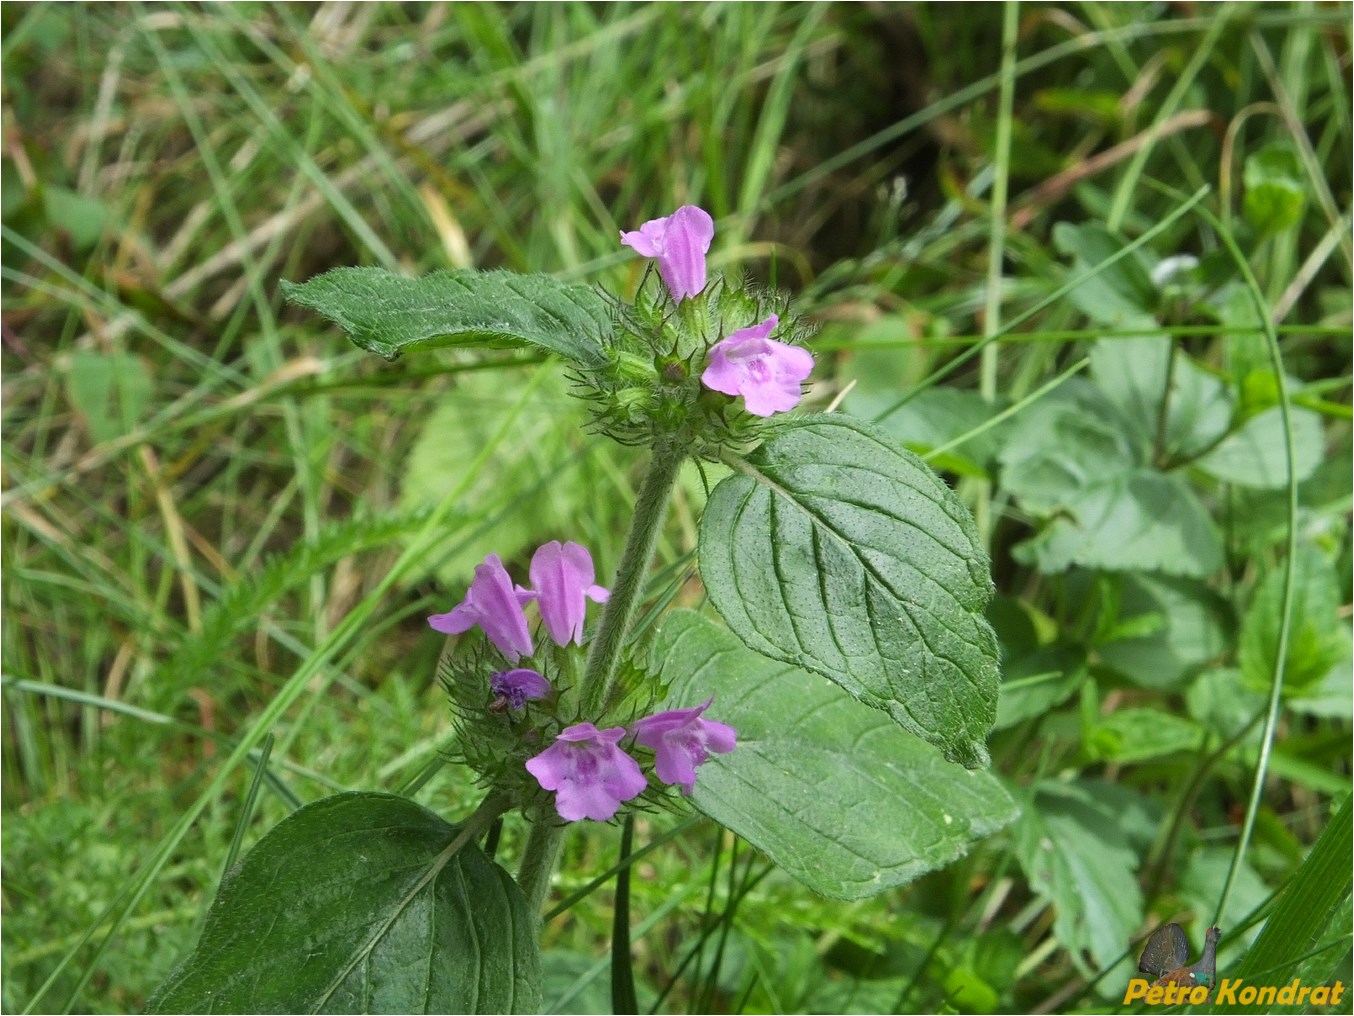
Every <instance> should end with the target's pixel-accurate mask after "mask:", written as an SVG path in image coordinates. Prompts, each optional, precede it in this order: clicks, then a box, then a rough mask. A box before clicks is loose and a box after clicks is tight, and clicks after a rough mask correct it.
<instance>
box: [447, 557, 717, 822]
mask: <svg viewBox="0 0 1354 1016" xmlns="http://www.w3.org/2000/svg"><path fill="white" fill-rule="evenodd" d="M529 574H530V579H531V587H530V588H525V587H522V586H519V585H515V584H514V583H513V581H512V578H511V577H510V576H509V574H508V571H507V569H506V568H505V567H504V565H503V562H502V560H501V559H500V558H499V557H498V555H496V554H490V555H489V556H488V557H486V558H485V560H484V562H483V563H482V564H480V565H478V566H476V568H475V577H474V580H473V581H472V582H471V584H470V589H469V590H468V591H467V593H466V596H465V599H464V600H462V601H461V603H460V604H458V605H457V606H456V607H454V608H453V609H452V610H451V611H449V612H447V613H445V614H435V615H433V616H432V617H429V618H428V624H429V625H430V626H431V627H432V628H433V629H435V630H436V631H440V632H443V633H445V634H448V635H459V634H463V633H465V632H468V631H469V630H470V629H471V628H475V627H478V628H479V629H481V630H482V631H483V633H484V635H485V637H486V638H487V639H488V641H489V642H490V643H491V644H492V645H493V646H494V648H495V649H496V650H497V651H498V653H499V654H500V655H501V656H502V658H503V659H504V661H505V662H506V663H508V664H510V665H511V666H507V667H504V668H503V669H500V670H496V671H494V672H493V673H492V674H491V675H490V677H489V682H488V689H487V691H488V693H489V695H490V696H491V698H492V701H491V702H490V705H489V707H488V710H489V712H491V713H502V712H508V713H510V714H513V715H514V716H515V717H516V716H519V715H523V714H525V713H526V711H527V710H528V708H529V707H530V705H531V704H533V703H535V704H539V705H541V706H542V707H544V708H543V712H544V713H545V714H546V716H547V717H548V716H549V711H550V710H549V707H550V706H551V705H553V704H556V703H557V702H558V699H559V696H558V695H557V694H556V689H555V688H554V687H553V685H552V684H551V682H550V681H549V680H548V679H547V678H546V676H545V675H544V674H542V673H541V672H540V671H539V670H538V669H536V668H534V667H528V666H519V665H518V664H521V663H522V661H523V658H524V657H531V658H533V659H534V658H535V656H536V653H537V650H536V643H535V639H533V637H532V633H531V630H530V625H529V624H528V621H527V616H526V610H525V608H526V607H527V606H528V605H529V604H531V603H533V602H534V603H536V605H537V607H538V609H539V611H540V616H541V621H542V623H543V625H544V627H545V630H546V632H547V633H548V634H549V637H550V640H551V641H552V642H553V643H554V645H555V646H557V647H559V648H561V649H563V648H565V647H567V646H569V645H582V644H583V633H584V620H585V614H586V610H587V601H588V600H592V601H593V602H597V603H604V602H606V600H607V597H608V591H607V590H606V589H604V588H603V587H601V586H599V585H597V584H596V582H595V581H594V579H595V574H594V569H593V563H592V556H591V555H590V554H589V553H588V551H587V549H586V548H585V547H583V546H581V545H580V544H577V543H572V542H570V543H563V544H561V543H560V542H559V541H552V542H550V543H547V544H545V545H544V546H542V547H540V548H539V549H538V550H537V551H536V553H535V554H534V555H533V556H532V560H531V566H530V570H529ZM710 704H711V701H710V700H707V701H706V702H704V703H702V704H701V705H699V706H696V707H695V708H692V709H672V710H666V711H663V712H659V713H656V714H654V715H652V716H645V717H643V718H641V719H638V720H635V721H634V722H632V723H630V724H629V725H628V726H612V727H606V728H601V729H599V728H598V727H597V726H596V725H595V724H594V723H592V722H576V723H571V724H569V725H567V726H564V727H563V729H561V730H559V731H558V733H557V734H556V735H555V739H554V743H553V744H551V745H550V746H549V747H547V748H546V749H545V750H544V751H541V752H539V753H537V754H535V755H533V756H532V757H530V758H528V759H526V760H525V762H524V767H525V769H526V771H527V772H528V773H530V775H531V776H532V777H533V778H534V779H535V780H536V782H537V783H538V784H539V785H540V786H541V788H542V789H544V790H546V791H553V792H554V794H555V810H556V812H557V813H558V814H559V816H560V817H561V818H563V819H565V820H567V821H577V820H580V819H584V818H588V819H593V820H595V821H607V820H608V819H611V818H613V817H614V816H615V815H616V813H617V811H619V810H620V807H621V805H622V804H624V803H625V802H627V801H630V800H632V799H634V798H635V797H638V796H639V795H640V794H641V793H643V792H644V791H645V790H646V789H647V788H648V785H649V783H648V779H647V778H646V777H645V775H644V772H643V770H642V769H641V767H640V764H639V762H638V761H636V759H635V758H634V757H633V756H632V755H631V754H630V753H629V751H627V750H626V747H623V746H622V742H623V741H628V742H631V750H633V746H634V745H638V746H640V747H642V748H646V749H649V750H650V751H652V753H653V758H654V761H653V768H654V773H655V775H656V776H657V778H658V779H659V781H661V782H662V783H665V784H669V785H673V786H677V787H679V788H680V789H681V792H682V794H683V795H689V794H690V793H691V792H692V790H693V788H694V786H695V780H696V770H697V769H698V768H699V767H700V766H701V765H703V764H704V763H705V762H706V761H708V760H709V758H710V755H711V754H722V753H725V752H730V751H732V750H733V749H734V747H735V746H736V741H737V732H736V731H735V730H734V729H733V727H731V726H729V725H728V724H725V723H720V722H717V721H715V720H709V719H706V718H705V717H704V716H703V715H702V714H703V713H704V712H705V710H706V709H707V708H709V706H710ZM548 726H549V724H548V719H545V718H544V717H543V722H542V723H541V724H540V725H539V726H531V725H528V726H527V727H526V731H527V737H528V739H531V738H535V739H536V741H537V743H538V744H539V743H540V740H541V738H542V735H543V734H544V732H545V730H546V729H547V728H548Z"/></svg>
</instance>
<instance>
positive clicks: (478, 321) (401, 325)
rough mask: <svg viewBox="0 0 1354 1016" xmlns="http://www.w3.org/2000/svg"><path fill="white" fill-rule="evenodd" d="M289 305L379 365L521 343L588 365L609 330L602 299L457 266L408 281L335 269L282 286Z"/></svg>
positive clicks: (541, 278)
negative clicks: (413, 353)
mask: <svg viewBox="0 0 1354 1016" xmlns="http://www.w3.org/2000/svg"><path fill="white" fill-rule="evenodd" d="M281 286H282V293H283V295H285V296H286V297H287V299H288V300H290V301H291V302H292V303H296V304H300V305H301V306H302V307H309V308H310V309H311V310H315V311H318V312H319V313H321V314H323V315H324V316H325V317H327V318H329V320H331V321H333V322H334V323H335V324H337V325H339V326H340V327H341V328H342V329H343V330H344V331H345V332H347V333H348V336H349V338H351V339H352V340H353V342H354V343H356V344H357V345H359V346H361V347H362V348H363V349H366V350H368V351H370V352H373V353H378V354H379V355H381V356H384V357H385V358H386V359H387V360H396V359H398V358H399V357H400V356H401V355H403V354H404V353H407V352H409V351H410V350H414V349H435V348H438V347H441V346H519V347H521V346H526V347H534V348H537V349H543V350H546V351H547V352H551V353H556V354H558V355H560V356H562V357H564V359H566V360H568V361H570V362H572V363H576V364H580V365H585V366H586V365H592V364H596V363H598V362H599V361H600V360H601V358H602V344H601V341H600V339H601V336H603V335H607V334H609V333H610V332H611V311H610V308H609V307H608V306H607V303H606V299H605V298H604V297H603V296H602V295H601V294H600V293H599V292H597V290H595V289H593V288H591V287H590V286H578V285H572V284H570V283H566V282H560V281H559V280H558V279H555V278H553V277H552V276H549V275H518V274H516V273H513V272H477V271H474V270H471V269H458V270H457V271H451V272H433V273H432V274H431V275H424V276H422V277H420V278H416V279H411V278H408V277H407V276H404V275H396V274H394V273H393V272H389V271H386V270H385V269H384V268H335V269H333V270H332V271H328V272H325V273H324V274H323V275H317V276H316V277H315V278H313V279H311V280H309V281H308V282H302V283H299V284H298V283H294V282H287V281H285V280H284V281H283V282H282V283H281Z"/></svg>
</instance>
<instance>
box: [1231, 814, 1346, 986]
mask: <svg viewBox="0 0 1354 1016" xmlns="http://www.w3.org/2000/svg"><path fill="white" fill-rule="evenodd" d="M1351 825H1352V824H1351V811H1350V799H1349V798H1348V797H1346V798H1345V799H1344V803H1343V804H1341V805H1340V807H1339V808H1338V809H1336V810H1335V813H1334V814H1333V815H1331V817H1330V821H1329V822H1328V823H1327V824H1326V828H1325V830H1324V831H1323V832H1322V833H1321V835H1320V837H1318V838H1317V841H1316V843H1315V844H1314V845H1313V847H1312V850H1311V852H1310V853H1309V854H1308V855H1307V859H1306V860H1305V861H1303V863H1302V867H1301V868H1299V869H1298V873H1297V874H1296V875H1295V876H1294V877H1293V880H1292V881H1291V882H1290V883H1289V885H1288V887H1287V888H1286V889H1285V890H1284V892H1283V893H1281V894H1280V896H1279V901H1278V903H1277V904H1276V906H1275V908H1274V910H1273V912H1272V913H1271V914H1270V915H1269V918H1268V920H1266V921H1265V926H1264V928H1263V929H1262V930H1261V932H1260V935H1259V937H1257V938H1256V940H1255V944H1254V945H1252V946H1251V948H1250V949H1249V950H1248V951H1247V952H1246V955H1245V956H1244V957H1242V960H1241V962H1240V963H1238V964H1236V966H1235V967H1233V968H1232V969H1230V970H1228V971H1227V974H1228V976H1229V977H1235V978H1240V979H1242V980H1246V981H1248V982H1249V983H1252V984H1258V983H1263V984H1278V985H1282V984H1286V983H1288V981H1289V980H1290V979H1291V976H1292V971H1293V970H1294V969H1295V968H1296V967H1297V966H1298V965H1299V964H1300V963H1301V962H1302V961H1303V960H1304V959H1306V958H1307V957H1308V955H1309V954H1310V952H1311V950H1312V946H1313V945H1314V944H1315V943H1316V942H1317V941H1318V939H1320V938H1321V937H1322V936H1323V935H1325V933H1326V932H1327V930H1328V929H1329V927H1330V925H1331V920H1332V918H1333V917H1334V916H1335V915H1336V914H1337V913H1340V912H1342V911H1343V909H1344V904H1345V900H1346V899H1347V898H1348V896H1349V894H1350V888H1351V886H1350V882H1351V879H1350V871H1351V868H1354V842H1351V840H1352V837H1351ZM1343 930H1344V933H1345V935H1346V936H1347V935H1348V932H1349V928H1348V925H1346V926H1345V928H1344V929H1343ZM1347 941H1348V940H1347V938H1346V943H1347ZM1347 950H1348V945H1347V944H1346V945H1345V947H1344V950H1342V951H1347ZM1261 976H1263V977H1264V980H1263V981H1260V980H1258V978H1259V977H1261ZM1345 987H1346V991H1347V990H1348V988H1349V986H1348V985H1346V986H1345ZM1214 1002H1215V1003H1221V1004H1216V1005H1215V1008H1214V1011H1217V1012H1264V1011H1266V1010H1267V1008H1268V1007H1266V1006H1263V1005H1257V1006H1244V1005H1240V1004H1239V1000H1233V1001H1231V1002H1230V1004H1229V1003H1228V1002H1227V1001H1226V1000H1221V999H1219V998H1217V997H1215V998H1214Z"/></svg>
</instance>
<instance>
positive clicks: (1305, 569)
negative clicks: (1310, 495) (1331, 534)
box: [1238, 546, 1350, 695]
mask: <svg viewBox="0 0 1354 1016" xmlns="http://www.w3.org/2000/svg"><path fill="white" fill-rule="evenodd" d="M1283 585H1284V566H1283V565H1282V564H1276V565H1275V566H1274V567H1273V568H1272V569H1271V570H1270V571H1269V573H1268V574H1267V575H1265V577H1264V578H1263V579H1262V580H1261V581H1260V585H1259V586H1258V587H1257V588H1256V591H1255V598H1254V599H1253V600H1252V601H1251V605H1250V607H1249V608H1248V609H1247V611H1246V620H1245V623H1244V624H1243V625H1242V629H1241V643H1240V646H1239V649H1238V662H1239V663H1240V665H1241V674H1242V677H1244V678H1245V680H1246V683H1247V684H1248V685H1250V686H1251V687H1252V688H1256V689H1267V688H1269V686H1270V682H1271V681H1273V679H1274V665H1275V660H1276V656H1277V653H1278V644H1279V622H1280V619H1281V617H1282V610H1283ZM1349 651H1350V650H1349V633H1348V628H1347V627H1346V626H1345V625H1344V624H1342V623H1341V620H1340V588H1339V585H1338V583H1337V581H1336V577H1335V569H1334V568H1333V567H1332V566H1331V564H1330V562H1329V561H1327V560H1326V558H1325V557H1324V556H1323V555H1322V554H1321V552H1320V551H1318V550H1316V549H1315V548H1314V547H1310V546H1299V547H1298V555H1297V559H1296V561H1295V562H1294V575H1293V606H1292V627H1291V629H1290V631H1289V638H1288V653H1287V659H1286V661H1285V667H1284V689H1283V690H1284V693H1285V695H1300V694H1302V693H1303V692H1305V691H1308V690H1310V689H1312V688H1314V687H1315V686H1317V685H1319V684H1320V683H1321V682H1322V681H1323V680H1324V679H1325V678H1326V676H1327V674H1329V673H1330V671H1331V668H1333V667H1335V666H1336V665H1337V664H1340V663H1342V662H1343V661H1344V660H1346V659H1348V657H1349ZM1346 676H1347V675H1346Z"/></svg>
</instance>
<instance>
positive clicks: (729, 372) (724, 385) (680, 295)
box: [621, 205, 813, 416]
mask: <svg viewBox="0 0 1354 1016" xmlns="http://www.w3.org/2000/svg"><path fill="white" fill-rule="evenodd" d="M714 235H715V224H714V220H713V219H711V218H710V215H709V213H708V212H706V211H705V210H704V209H701V208H697V207H696V206H695V205H683V206H682V207H681V208H679V209H677V211H675V212H673V213H672V214H671V215H669V216H668V217H667V218H664V219H651V220H650V221H648V222H646V223H644V225H642V226H640V227H639V229H638V230H636V231H633V232H629V233H625V232H622V233H621V243H622V244H625V245H626V246H628V247H631V248H633V249H634V250H635V251H636V252H638V253H640V254H643V255H644V256H645V257H648V258H654V259H656V260H657V261H658V274H659V275H661V276H662V277H663V282H664V283H665V284H666V285H667V287H668V292H669V293H670V294H671V296H672V299H673V302H674V303H681V302H682V301H683V300H686V299H688V298H690V297H694V296H698V295H699V294H700V293H701V292H702V291H703V290H704V289H705V255H706V252H707V251H709V249H710V241H711V240H712V239H713V238H714ZM779 323H780V317H779V315H776V314H772V315H770V316H769V317H767V318H766V319H765V320H764V321H762V322H761V323H760V324H754V325H750V326H749V327H746V328H741V329H739V330H738V331H736V332H733V333H732V334H731V335H729V336H728V337H727V338H724V339H721V340H720V341H719V342H716V343H715V344H714V345H713V346H711V347H710V349H709V352H708V356H709V366H708V367H706V369H705V371H704V373H702V374H701V383H702V384H703V385H705V387H706V388H709V389H711V390H712V391H716V392H722V393H723V394H725V395H741V396H742V397H743V403H744V406H745V407H746V409H747V411H748V412H749V413H751V414H752V415H753V416H770V415H771V414H772V413H783V412H786V411H787V410H790V409H793V408H794V407H795V406H797V405H799V400H800V398H801V397H802V394H803V393H802V392H801V390H800V383H801V382H802V381H804V379H805V378H807V377H808V376H809V374H810V373H812V371H813V356H812V355H810V353H809V351H808V350H806V349H804V348H802V347H800V346H792V345H789V344H788V343H785V342H777V341H776V340H775V339H771V338H768V337H767V336H769V335H770V334H771V332H772V331H774V330H775V328H776V326H777V325H778V324H779Z"/></svg>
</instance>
